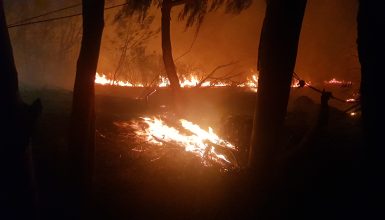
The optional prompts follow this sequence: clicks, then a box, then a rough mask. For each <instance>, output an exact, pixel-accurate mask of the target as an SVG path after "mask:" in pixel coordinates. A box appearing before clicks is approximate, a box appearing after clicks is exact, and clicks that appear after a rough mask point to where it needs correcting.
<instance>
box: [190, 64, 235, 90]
mask: <svg viewBox="0 0 385 220" xmlns="http://www.w3.org/2000/svg"><path fill="white" fill-rule="evenodd" d="M236 63H239V61H236V62H230V63H227V64H223V65H219V66H217V67H215V69H213V71H211V73H209V74H208V75H207V76H206V77H204V78H203V79H202V80H201V81H200V82H199V83H198V85H196V87H201V86H202V84H203V83H204V82H205V81H206V80H208V79H209V78H210V77H211V76H212V75H214V74H215V72H217V71H218V70H219V69H222V68H225V67H228V66H231V65H234V64H236Z"/></svg>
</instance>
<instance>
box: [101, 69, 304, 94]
mask: <svg viewBox="0 0 385 220" xmlns="http://www.w3.org/2000/svg"><path fill="white" fill-rule="evenodd" d="M200 82H201V80H200V79H199V77H198V76H196V75H191V76H188V77H182V78H181V81H180V85H181V87H182V88H192V87H195V86H197V85H198V84H199V83H200ZM95 83H96V84H99V85H113V86H122V87H145V86H144V85H143V84H141V83H137V84H135V83H131V82H129V81H122V80H112V79H109V78H108V77H107V76H106V75H104V74H99V73H96V77H95ZM232 85H233V84H231V83H228V82H220V81H210V80H206V81H204V82H203V83H202V84H201V87H228V86H232ZM156 86H157V87H168V86H170V81H169V80H168V79H167V78H166V77H162V76H160V77H159V80H158V84H157V85H156ZM236 87H241V88H250V89H252V90H253V91H255V92H256V91H257V88H258V75H257V74H253V75H251V77H248V78H247V80H246V82H244V83H239V84H236ZM291 87H292V88H297V87H299V81H298V80H296V79H294V80H293V83H292V85H291Z"/></svg>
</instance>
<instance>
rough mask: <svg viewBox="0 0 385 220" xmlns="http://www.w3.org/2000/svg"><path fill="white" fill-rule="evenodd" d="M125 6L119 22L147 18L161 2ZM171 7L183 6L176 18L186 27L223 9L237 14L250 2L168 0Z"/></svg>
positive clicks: (141, 0)
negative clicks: (149, 11) (129, 18)
mask: <svg viewBox="0 0 385 220" xmlns="http://www.w3.org/2000/svg"><path fill="white" fill-rule="evenodd" d="M126 1H127V5H126V6H125V7H123V8H122V10H120V12H119V13H118V15H117V16H116V20H119V19H121V18H123V17H126V16H133V15H135V14H136V15H137V16H138V18H139V19H144V18H145V17H146V16H147V13H148V10H149V9H150V8H151V6H156V7H158V8H159V7H161V5H162V2H163V1H162V0H126ZM170 1H171V4H172V5H173V6H177V5H181V6H183V8H182V10H181V11H180V13H179V15H178V18H179V19H180V20H184V21H186V27H192V26H194V25H198V27H199V25H200V24H201V23H202V22H203V19H204V17H205V15H206V14H207V13H208V12H211V11H215V10H218V9H219V8H221V7H225V11H226V12H227V13H239V12H241V11H242V10H245V9H247V8H248V7H249V6H250V5H251V3H252V0H212V1H210V0H170Z"/></svg>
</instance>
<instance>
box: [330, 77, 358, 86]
mask: <svg viewBox="0 0 385 220" xmlns="http://www.w3.org/2000/svg"><path fill="white" fill-rule="evenodd" d="M324 83H325V84H331V85H341V86H351V85H353V82H352V81H345V80H337V79H336V78H333V79H331V80H329V81H324Z"/></svg>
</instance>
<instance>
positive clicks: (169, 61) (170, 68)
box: [162, 0, 180, 101]
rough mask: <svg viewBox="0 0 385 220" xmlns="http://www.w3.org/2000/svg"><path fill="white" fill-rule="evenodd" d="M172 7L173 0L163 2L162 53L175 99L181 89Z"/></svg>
mask: <svg viewBox="0 0 385 220" xmlns="http://www.w3.org/2000/svg"><path fill="white" fill-rule="evenodd" d="M171 8H172V1H171V0H164V1H163V2H162V53H163V62H164V67H165V69H166V73H167V77H168V79H169V80H170V86H171V89H172V94H173V97H174V101H175V98H176V97H177V95H178V93H179V90H180V83H179V78H178V75H177V73H176V68H175V63H174V58H173V57H172V47H171V30H170V21H171Z"/></svg>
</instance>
